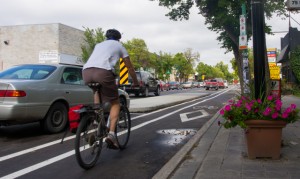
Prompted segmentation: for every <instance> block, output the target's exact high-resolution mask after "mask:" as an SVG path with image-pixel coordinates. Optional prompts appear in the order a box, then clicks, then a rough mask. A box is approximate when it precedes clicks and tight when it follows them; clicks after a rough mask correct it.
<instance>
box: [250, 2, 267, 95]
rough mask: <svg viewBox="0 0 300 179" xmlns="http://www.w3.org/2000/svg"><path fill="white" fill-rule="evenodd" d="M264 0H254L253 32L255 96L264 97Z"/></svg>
mask: <svg viewBox="0 0 300 179" xmlns="http://www.w3.org/2000/svg"><path fill="white" fill-rule="evenodd" d="M262 1H263V0H252V2H251V7H252V10H251V12H252V13H251V16H252V32H253V56H254V88H255V98H256V99H258V98H262V99H264V97H265V95H266V94H265V93H266V80H265V73H266V72H265V65H266V64H265V61H266V59H265V58H266V38H265V31H264V24H265V18H264V4H263V2H262Z"/></svg>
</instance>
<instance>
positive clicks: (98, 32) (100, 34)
mask: <svg viewBox="0 0 300 179" xmlns="http://www.w3.org/2000/svg"><path fill="white" fill-rule="evenodd" d="M84 29H85V31H84V41H85V42H86V44H82V45H81V51H82V54H81V57H82V60H83V61H84V62H86V61H87V60H88V59H89V57H90V56H91V54H92V52H93V50H94V48H95V46H96V44H97V43H100V42H103V41H104V40H105V35H104V31H103V30H102V28H97V29H89V28H85V27H84Z"/></svg>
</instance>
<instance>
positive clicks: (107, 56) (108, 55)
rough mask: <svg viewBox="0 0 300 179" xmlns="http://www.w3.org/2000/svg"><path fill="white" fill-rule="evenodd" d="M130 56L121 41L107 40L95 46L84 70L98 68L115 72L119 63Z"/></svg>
mask: <svg viewBox="0 0 300 179" xmlns="http://www.w3.org/2000/svg"><path fill="white" fill-rule="evenodd" d="M128 56H129V55H128V52H127V50H126V49H125V48H124V47H123V45H122V44H121V43H120V42H119V41H116V40H106V41H103V42H101V43H98V44H97V45H96V46H95V49H94V51H93V53H92V54H91V56H90V58H89V59H88V61H87V62H86V64H84V66H83V69H86V68H91V67H96V68H103V69H106V70H112V71H114V66H115V65H116V63H117V61H118V60H119V59H120V58H125V57H128Z"/></svg>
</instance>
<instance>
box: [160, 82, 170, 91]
mask: <svg viewBox="0 0 300 179" xmlns="http://www.w3.org/2000/svg"><path fill="white" fill-rule="evenodd" d="M159 85H160V91H169V90H170V85H169V83H166V82H164V81H162V80H159Z"/></svg>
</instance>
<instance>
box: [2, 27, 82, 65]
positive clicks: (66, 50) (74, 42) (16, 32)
mask: <svg viewBox="0 0 300 179" xmlns="http://www.w3.org/2000/svg"><path fill="white" fill-rule="evenodd" d="M82 44H85V41H84V31H82V30H79V29H76V28H73V27H69V26H66V25H63V24H60V23H53V24H36V25H16V26H1V27H0V71H2V70H5V69H7V68H9V67H11V66H13V65H17V64H24V63H48V62H50V63H57V62H60V61H70V60H71V61H78V62H80V61H81V45H82Z"/></svg>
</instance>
